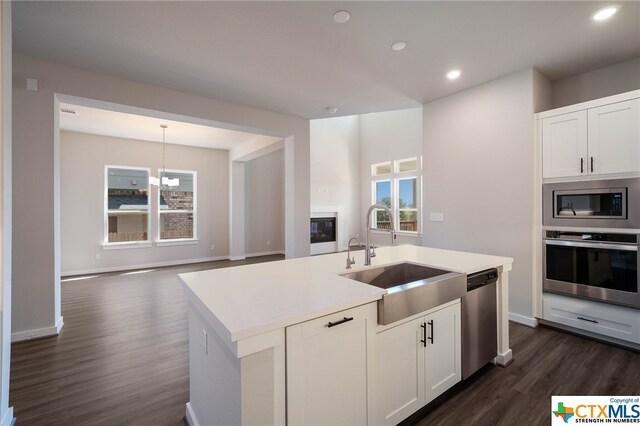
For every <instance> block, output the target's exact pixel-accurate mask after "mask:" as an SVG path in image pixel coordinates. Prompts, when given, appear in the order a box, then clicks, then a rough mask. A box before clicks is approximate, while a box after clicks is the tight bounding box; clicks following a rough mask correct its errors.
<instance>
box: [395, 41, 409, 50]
mask: <svg viewBox="0 0 640 426" xmlns="http://www.w3.org/2000/svg"><path fill="white" fill-rule="evenodd" d="M405 47H407V43H406V42H404V41H396V42H395V43H393V44H392V45H391V48H392V49H393V50H402V49H404V48H405Z"/></svg>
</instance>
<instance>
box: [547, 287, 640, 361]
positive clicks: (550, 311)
mask: <svg viewBox="0 0 640 426" xmlns="http://www.w3.org/2000/svg"><path fill="white" fill-rule="evenodd" d="M542 319H543V320H544V323H545V324H549V325H554V326H556V325H557V326H560V328H563V329H568V330H570V331H574V332H578V333H581V334H585V335H587V336H590V337H595V338H600V339H602V340H607V341H610V342H613V343H618V344H623V345H625V346H630V347H634V348H636V349H637V348H640V310H637V309H630V308H624V307H622V306H614V305H608V304H605V303H599V302H592V301H590V300H584V299H578V298H575V297H567V296H562V295H559V294H553V293H544V296H543V304H542Z"/></svg>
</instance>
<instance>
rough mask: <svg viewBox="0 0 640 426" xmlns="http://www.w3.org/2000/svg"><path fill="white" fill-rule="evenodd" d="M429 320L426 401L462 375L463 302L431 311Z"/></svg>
mask: <svg viewBox="0 0 640 426" xmlns="http://www.w3.org/2000/svg"><path fill="white" fill-rule="evenodd" d="M425 321H426V324H427V329H426V332H427V348H426V357H425V362H426V367H425V371H426V396H427V401H426V402H427V403H429V402H431V401H432V400H434V399H435V398H436V397H437V396H439V395H440V394H442V393H443V392H444V391H446V390H447V389H449V388H450V387H451V386H453V385H455V384H456V383H458V382H459V381H460V380H461V378H462V374H461V365H462V364H461V359H462V350H461V338H462V334H461V323H460V303H457V304H455V305H452V306H449V307H447V308H444V309H440V310H439V311H436V312H434V313H432V314H429V315H427V316H426V317H425Z"/></svg>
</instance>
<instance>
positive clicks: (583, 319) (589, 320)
mask: <svg viewBox="0 0 640 426" xmlns="http://www.w3.org/2000/svg"><path fill="white" fill-rule="evenodd" d="M578 319H579V320H582V321H588V322H592V323H594V324H598V321H596V320H592V319H588V318H582V317H578Z"/></svg>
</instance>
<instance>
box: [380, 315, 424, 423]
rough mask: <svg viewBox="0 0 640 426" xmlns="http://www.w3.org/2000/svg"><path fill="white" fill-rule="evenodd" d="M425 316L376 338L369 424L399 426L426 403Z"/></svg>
mask: <svg viewBox="0 0 640 426" xmlns="http://www.w3.org/2000/svg"><path fill="white" fill-rule="evenodd" d="M424 324H425V323H424V317H421V318H418V319H415V320H413V321H409V322H407V323H404V324H401V325H398V326H396V327H393V328H390V329H387V330H385V331H383V332H381V333H378V334H376V335H375V336H374V338H373V340H374V342H373V345H372V356H371V359H370V362H371V366H370V367H371V371H372V374H370V376H369V400H370V401H372V402H373V403H371V404H369V424H372V425H396V424H398V423H400V422H401V421H402V420H404V419H405V418H407V417H409V416H410V415H411V414H413V413H414V412H416V411H417V410H419V409H420V408H421V407H422V406H423V405H424V404H425V388H424V386H425V382H424V366H425V362H424V354H425V350H424V344H423V342H422V341H421V340H423V339H424V330H423V327H424Z"/></svg>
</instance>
